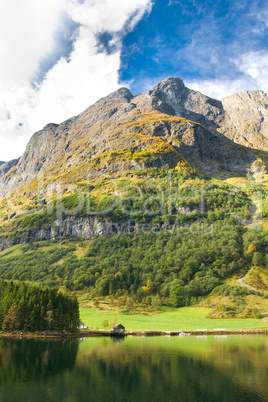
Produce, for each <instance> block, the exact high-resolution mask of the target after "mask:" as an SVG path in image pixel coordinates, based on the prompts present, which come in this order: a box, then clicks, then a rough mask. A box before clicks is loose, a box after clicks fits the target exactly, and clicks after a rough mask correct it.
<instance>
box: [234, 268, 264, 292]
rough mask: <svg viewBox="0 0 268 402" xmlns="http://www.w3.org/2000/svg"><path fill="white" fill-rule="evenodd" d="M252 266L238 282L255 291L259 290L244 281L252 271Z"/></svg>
mask: <svg viewBox="0 0 268 402" xmlns="http://www.w3.org/2000/svg"><path fill="white" fill-rule="evenodd" d="M251 270H252V268H251V269H250V270H249V271H248V272H247V273H246V275H244V276H243V277H242V278H240V279H237V281H236V282H238V283H239V284H240V285H241V286H245V287H246V288H247V289H249V290H255V291H259V290H258V289H256V288H254V287H253V286H250V285H247V284H246V283H245V281H244V279H245V277H246V276H247V275H248V274H249V273H250V272H251Z"/></svg>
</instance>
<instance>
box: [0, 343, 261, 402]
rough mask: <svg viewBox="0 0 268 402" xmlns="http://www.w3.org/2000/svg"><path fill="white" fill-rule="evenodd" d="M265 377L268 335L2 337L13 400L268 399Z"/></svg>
mask: <svg viewBox="0 0 268 402" xmlns="http://www.w3.org/2000/svg"><path fill="white" fill-rule="evenodd" d="M78 348H79V350H78ZM267 378H268V342H267V338H266V337H227V338H226V337H224V338H222V337H221V338H216V337H215V338H213V337H208V338H197V337H184V338H181V337H180V338H178V337H177V338H142V339H141V338H126V339H125V340H124V341H121V342H118V341H116V342H115V341H114V340H113V339H109V338H88V339H86V340H85V341H84V342H82V343H80V344H79V343H78V341H77V340H67V341H49V342H48V341H40V340H39V341H34V340H0V400H1V401H8V402H10V401H17V400H18V401H19V400H22V399H23V400H24V401H29V402H30V401H36V400H38V401H43V400H44V401H45V400H46V401H68V402H70V401H105V402H107V401H108V402H110V401H117V402H118V401H130V402H132V401H139V402H140V401H183V402H184V401H228V402H232V401H236V402H237V401H238V402H239V401H243V402H244V401H254V402H255V401H265V400H267V401H268V385H267Z"/></svg>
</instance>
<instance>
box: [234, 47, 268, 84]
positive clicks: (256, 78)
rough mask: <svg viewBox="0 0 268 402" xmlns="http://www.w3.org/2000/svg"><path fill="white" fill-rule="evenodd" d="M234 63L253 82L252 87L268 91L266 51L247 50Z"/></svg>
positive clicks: (267, 55)
mask: <svg viewBox="0 0 268 402" xmlns="http://www.w3.org/2000/svg"><path fill="white" fill-rule="evenodd" d="M234 63H235V65H236V67H237V69H238V70H239V71H241V72H242V73H243V74H245V76H246V77H248V78H249V79H250V80H252V81H253V82H254V87H255V88H254V89H262V90H263V91H265V92H268V79H267V77H268V52H267V51H258V52H248V53H245V54H242V55H241V56H240V57H238V59H236V60H234Z"/></svg>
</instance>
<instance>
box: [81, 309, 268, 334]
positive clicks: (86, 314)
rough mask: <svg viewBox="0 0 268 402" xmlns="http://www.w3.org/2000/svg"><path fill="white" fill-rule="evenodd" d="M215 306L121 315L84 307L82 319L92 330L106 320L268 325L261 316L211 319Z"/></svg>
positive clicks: (137, 324)
mask: <svg viewBox="0 0 268 402" xmlns="http://www.w3.org/2000/svg"><path fill="white" fill-rule="evenodd" d="M210 310H211V309H209V308H206V307H182V308H172V307H170V308H163V311H162V312H161V313H157V314H154V315H135V314H133V315H129V314H118V313H115V312H113V311H97V310H95V309H91V308H80V317H81V320H82V321H83V322H84V323H85V324H86V325H87V326H88V327H89V328H90V329H101V328H103V326H102V323H103V321H104V320H107V321H108V322H109V323H110V322H114V323H121V324H122V325H124V326H125V327H126V330H141V331H146V330H148V331H149V330H156V331H157V330H163V331H183V330H185V331H186V330H196V329H207V330H213V329H216V328H221V329H223V328H224V329H227V330H235V329H246V328H267V329H268V323H264V322H262V321H261V320H259V319H209V318H206V315H207V314H208V313H209V312H210Z"/></svg>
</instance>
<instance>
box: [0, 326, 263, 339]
mask: <svg viewBox="0 0 268 402" xmlns="http://www.w3.org/2000/svg"><path fill="white" fill-rule="evenodd" d="M208 335H218V336H222V335H268V328H267V329H249V330H248V329H244V330H243V329H241V330H225V329H214V330H195V331H125V332H124V333H114V332H111V331H100V330H98V331H94V330H92V331H81V332H75V333H64V332H35V333H30V332H19V331H16V332H2V331H1V332H0V338H20V339H23V338H28V339H72V338H89V337H112V338H118V337H120V338H123V337H127V336H136V337H150V336H208Z"/></svg>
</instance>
